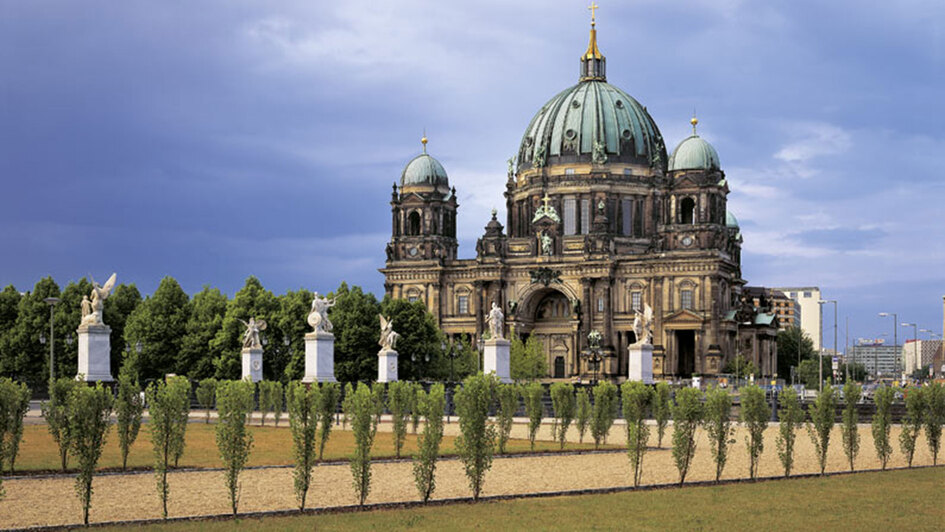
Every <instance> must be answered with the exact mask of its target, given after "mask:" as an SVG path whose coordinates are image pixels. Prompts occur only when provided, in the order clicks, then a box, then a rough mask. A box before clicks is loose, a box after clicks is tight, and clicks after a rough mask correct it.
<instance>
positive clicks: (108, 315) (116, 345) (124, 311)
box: [56, 279, 141, 379]
mask: <svg viewBox="0 0 945 532" xmlns="http://www.w3.org/2000/svg"><path fill="white" fill-rule="evenodd" d="M83 281H84V279H83ZM67 289H68V287H67ZM90 291H91V286H89V287H85V286H83V287H81V289H80V291H79V293H78V294H77V296H78V297H77V298H76V300H75V302H74V304H73V303H72V302H70V308H72V309H73V312H74V313H75V314H74V315H73V316H72V319H71V320H70V323H75V324H76V325H78V324H79V321H80V320H81V319H82V307H81V301H82V297H81V296H84V295H88V294H89V292H90ZM63 296H65V292H63ZM63 303H65V298H63ZM63 303H59V305H62V304H63ZM140 303H141V292H139V291H138V287H136V286H135V285H134V284H120V285H118V286H116V287H115V289H114V290H112V295H110V296H108V299H106V300H105V308H104V309H103V310H102V320H103V321H104V322H105V324H106V325H108V327H109V328H110V329H111V330H112V332H111V334H110V335H109V337H110V340H111V341H110V346H111V364H112V368H111V370H112V375H117V374H118V373H120V372H121V365H122V360H123V357H122V353H123V352H124V351H125V325H126V324H127V323H128V317H129V316H131V313H132V312H134V310H135V309H136V308H138V305H139V304H140ZM59 305H57V306H59ZM58 319H59V317H58V316H57V317H56V320H57V321H58ZM73 329H75V327H73ZM67 347H69V349H70V350H71V349H76V350H77V351H78V347H79V346H78V344H75V345H73V346H67ZM70 356H71V353H70ZM76 356H77V354H76ZM134 369H135V371H136V373H135V376H134V377H135V379H137V378H139V375H138V373H137V370H138V369H139V368H137V367H134Z"/></svg>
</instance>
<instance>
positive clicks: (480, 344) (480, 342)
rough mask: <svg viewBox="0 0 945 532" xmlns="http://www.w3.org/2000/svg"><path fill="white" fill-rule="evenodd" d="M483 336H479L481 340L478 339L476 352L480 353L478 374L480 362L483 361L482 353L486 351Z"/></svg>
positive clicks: (478, 366) (477, 365)
mask: <svg viewBox="0 0 945 532" xmlns="http://www.w3.org/2000/svg"><path fill="white" fill-rule="evenodd" d="M483 341H484V340H483V339H482V335H481V334H480V335H479V338H477V339H476V350H478V351H479V356H478V357H476V373H479V368H480V367H482V366H480V365H479V364H480V361H481V360H482V353H483V351H484V350H485V349H486V344H484V343H483Z"/></svg>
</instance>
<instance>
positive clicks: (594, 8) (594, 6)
mask: <svg viewBox="0 0 945 532" xmlns="http://www.w3.org/2000/svg"><path fill="white" fill-rule="evenodd" d="M587 9H589V10H590V11H591V27H592V28H593V27H594V26H595V25H597V17H596V16H595V15H596V13H595V11H597V10H598V9H600V6H599V5H597V4H595V3H594V2H591V5H589V6H587Z"/></svg>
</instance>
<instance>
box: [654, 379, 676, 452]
mask: <svg viewBox="0 0 945 532" xmlns="http://www.w3.org/2000/svg"><path fill="white" fill-rule="evenodd" d="M654 391H655V394H656V395H655V396H654V397H653V419H655V420H656V436H657V437H656V446H657V448H662V447H663V435H664V434H665V433H666V425H668V424H669V418H671V417H672V415H673V401H672V397H671V396H672V393H671V390H670V388H669V384H667V383H666V382H665V381H661V382H658V383H656V389H655V390H654Z"/></svg>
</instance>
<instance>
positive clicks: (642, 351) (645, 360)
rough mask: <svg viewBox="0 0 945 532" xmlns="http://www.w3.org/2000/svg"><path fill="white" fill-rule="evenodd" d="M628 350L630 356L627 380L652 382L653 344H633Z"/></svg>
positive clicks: (644, 382)
mask: <svg viewBox="0 0 945 532" xmlns="http://www.w3.org/2000/svg"><path fill="white" fill-rule="evenodd" d="M628 350H629V352H630V356H629V364H628V365H629V369H628V371H627V380H631V381H640V382H642V383H643V384H653V346H652V345H650V344H633V345H631V346H630V347H629V348H628Z"/></svg>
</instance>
